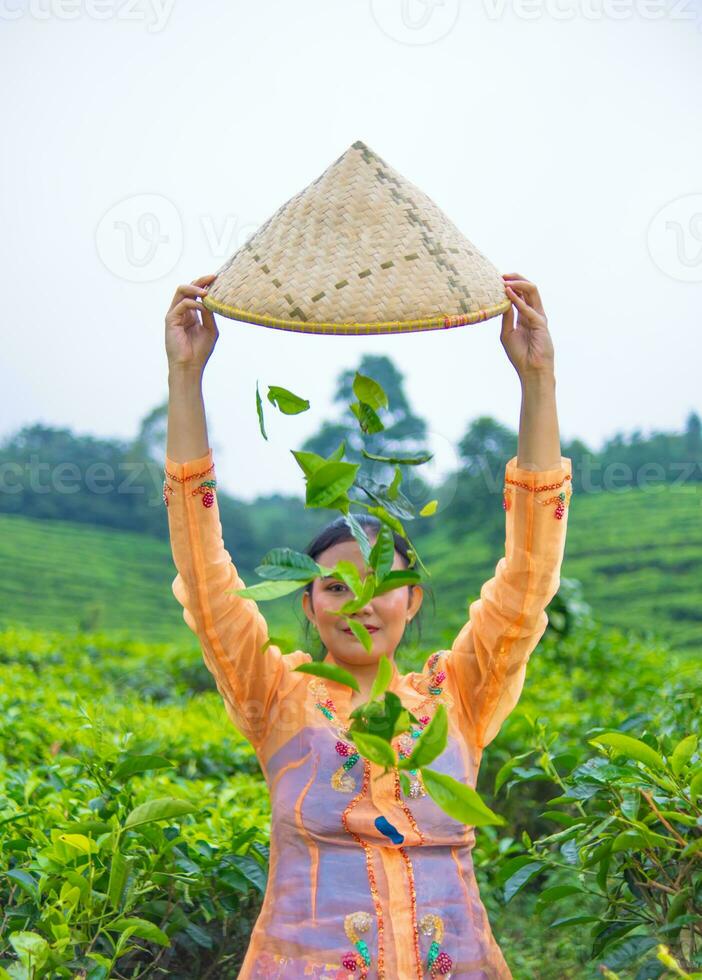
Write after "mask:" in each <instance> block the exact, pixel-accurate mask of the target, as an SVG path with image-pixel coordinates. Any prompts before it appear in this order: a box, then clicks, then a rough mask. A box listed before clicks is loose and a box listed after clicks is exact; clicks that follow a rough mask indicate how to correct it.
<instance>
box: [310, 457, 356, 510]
mask: <svg viewBox="0 0 702 980" xmlns="http://www.w3.org/2000/svg"><path fill="white" fill-rule="evenodd" d="M359 466H360V464H359V463H338V462H332V463H324V465H323V466H320V467H319V468H318V469H316V470H315V471H314V473H312V475H311V476H309V477H308V479H307V496H306V500H305V503H306V505H307V506H308V507H329V506H330V505H331V504H332V503H333V502H334V501H335V500H336V498H337V497H338V496H339V495H340V494H343V493H344V492H345V491H346V490H348V489H349V488H350V487H352V486H353V482H354V480H355V479H356V474H357V473H358V469H359Z"/></svg>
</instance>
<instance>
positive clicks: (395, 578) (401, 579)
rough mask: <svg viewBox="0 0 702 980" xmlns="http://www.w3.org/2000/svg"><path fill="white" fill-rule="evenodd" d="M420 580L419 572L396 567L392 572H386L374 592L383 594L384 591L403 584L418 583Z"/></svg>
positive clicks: (389, 590)
mask: <svg viewBox="0 0 702 980" xmlns="http://www.w3.org/2000/svg"><path fill="white" fill-rule="evenodd" d="M421 581H422V576H421V575H420V574H419V572H412V571H410V570H409V569H404V568H396V569H395V570H394V571H393V572H388V574H387V575H386V576H385V578H384V579H383V581H382V582H379V583H378V585H377V586H376V589H375V594H376V595H384V594H385V593H386V592H391V591H392V590H393V589H398V588H401V587H402V586H403V585H418V584H419V583H420V582H421Z"/></svg>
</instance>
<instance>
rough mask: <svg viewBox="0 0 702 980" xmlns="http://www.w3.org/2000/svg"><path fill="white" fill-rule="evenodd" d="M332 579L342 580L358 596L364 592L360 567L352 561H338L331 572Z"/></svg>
mask: <svg viewBox="0 0 702 980" xmlns="http://www.w3.org/2000/svg"><path fill="white" fill-rule="evenodd" d="M331 577H332V578H338V579H341V581H342V582H343V583H344V584H345V585H348V587H349V588H350V589H351V591H352V592H353V594H354V595H356V596H358V595H360V594H361V593H362V592H363V582H364V579H362V578H361V573H360V572H359V570H358V567H357V566H356V565H354V563H353V562H352V561H345V560H343V559H342V560H341V561H338V562H337V563H336V565H334V567H333V568H332V570H331Z"/></svg>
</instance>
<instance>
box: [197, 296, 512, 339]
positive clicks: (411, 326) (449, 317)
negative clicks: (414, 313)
mask: <svg viewBox="0 0 702 980" xmlns="http://www.w3.org/2000/svg"><path fill="white" fill-rule="evenodd" d="M202 303H203V306H205V307H206V308H207V309H208V310H211V311H212V312H213V313H220V314H221V315H222V316H225V317H228V318H229V319H230V320H240V321H241V322H242V323H252V324H255V325H258V326H261V327H271V328H273V329H275V330H290V331H292V332H294V333H315V334H328V335H329V336H336V337H339V336H347V335H348V336H359V335H363V334H391V333H417V332H419V331H421V330H447V329H449V328H451V327H462V326H466V325H468V324H471V323H481V322H482V321H483V320H489V319H491V318H492V317H494V316H499V315H500V314H501V313H506V312H507V310H509V308H510V307H511V305H512V301H511V300H510V299H509V298H505V299H504V300H503V301H502V302H501V303H497V304H496V305H494V306H490V307H487V308H486V309H483V310H477V311H476V312H474V313H446V314H443V315H441V316H433V317H423V318H421V319H418V320H388V321H382V320H380V321H375V322H369V323H354V322H346V323H344V322H339V323H336V322H333V321H332V322H323V321H314V320H284V319H281V318H279V317H273V316H266V315H265V314H261V313H255V312H253V311H252V310H241V309H238V308H237V307H235V306H229V305H228V304H226V303H221V302H219V301H218V300H215V299H212V297H210V296H204V297H203V299H202Z"/></svg>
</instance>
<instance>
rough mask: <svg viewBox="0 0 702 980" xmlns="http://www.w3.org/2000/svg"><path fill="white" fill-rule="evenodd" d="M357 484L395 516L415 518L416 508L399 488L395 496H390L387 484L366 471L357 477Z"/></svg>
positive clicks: (408, 518)
mask: <svg viewBox="0 0 702 980" xmlns="http://www.w3.org/2000/svg"><path fill="white" fill-rule="evenodd" d="M356 486H357V487H358V488H359V489H360V490H363V492H364V493H365V494H366V495H367V496H368V497H370V499H371V500H373V501H375V503H376V504H379V505H380V506H381V507H384V508H385V509H386V510H387V512H388V513H389V514H392V515H393V516H394V517H397V518H399V519H403V518H405V519H407V520H414V517H415V508H414V506H413V504H412V502H411V500H409V499H408V498H407V497H406V496H405V495H404V494H403V493H401V492H400V491H399V490H398V491H397V492H396V493H395V495H394V497H390V494H389V493H388V487H387V486H385V484H383V483H378V482H377V481H376V480H373V479H372V478H371V477H369V476H366V475H365V474H364V473H360V474H359V475H358V476H357V477H356Z"/></svg>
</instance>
